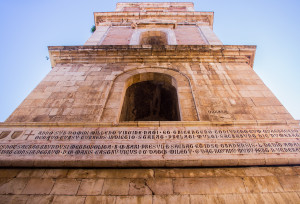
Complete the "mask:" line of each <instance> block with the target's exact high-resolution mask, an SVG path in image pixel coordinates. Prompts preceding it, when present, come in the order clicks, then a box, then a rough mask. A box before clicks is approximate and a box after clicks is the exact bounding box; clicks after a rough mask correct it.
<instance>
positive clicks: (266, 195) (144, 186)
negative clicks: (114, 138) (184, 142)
mask: <svg viewBox="0 0 300 204" xmlns="http://www.w3.org/2000/svg"><path fill="white" fill-rule="evenodd" d="M0 203H3V204H4V203H5V204H6V203H19V204H21V203H30V204H35V203H38V204H40V203H64V204H68V203H76V204H83V203H86V204H90V203H114V204H119V203H133V204H134V203H143V204H144V203H145V204H147V203H149V204H158V203H185V204H196V203H230V204H232V203H238V204H240V203H268V204H273V203H274V204H275V203H276V204H281V203H289V204H293V203H295V204H296V203H300V167H299V166H294V167H243V168H195V169H193V168H185V169H180V168H177V169H0Z"/></svg>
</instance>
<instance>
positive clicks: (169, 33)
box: [0, 2, 300, 203]
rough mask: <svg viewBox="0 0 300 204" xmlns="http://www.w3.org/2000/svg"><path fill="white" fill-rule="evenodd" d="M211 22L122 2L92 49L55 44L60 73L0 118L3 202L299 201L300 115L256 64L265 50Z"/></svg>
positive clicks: (179, 6) (182, 7)
mask: <svg viewBox="0 0 300 204" xmlns="http://www.w3.org/2000/svg"><path fill="white" fill-rule="evenodd" d="M213 19H214V13H213V12H199V11H195V10H194V4H193V3H188V2H184V3H181V2H169V3H118V4H117V7H116V11H114V12H95V13H94V21H95V31H94V32H93V34H92V35H91V37H90V38H89V39H88V40H87V41H86V42H85V44H84V45H79V46H49V54H50V59H51V66H52V70H51V71H50V73H49V74H48V75H47V76H46V77H45V78H44V79H43V80H42V81H41V82H40V84H39V85H38V86H37V87H36V88H35V89H34V90H33V91H32V92H31V93H30V94H29V95H28V96H27V97H26V98H25V100H24V101H23V102H22V103H21V104H20V106H19V107H18V108H17V109H16V110H15V111H14V112H13V113H12V114H11V115H10V116H9V118H8V119H7V120H6V121H5V122H4V123H0V165H1V167H5V169H0V172H2V174H0V175H4V178H5V179H7V182H6V183H5V182H4V183H1V182H0V198H1V196H2V197H3V198H5V199H11V200H13V199H15V198H16V197H14V196H23V197H22V198H24V199H27V200H26V201H27V202H29V203H31V201H32V200H30V199H33V200H34V199H36V200H38V199H39V197H42V199H43V200H45V199H46V200H47V199H50V198H51V199H50V200H51V202H52V201H53V202H54V201H55V202H59V201H63V200H64V201H65V202H69V203H72V202H74V201H75V200H76V202H79V203H96V202H104V203H122V202H124V203H132V202H133V203H135V202H136V203H138V202H140V203H162V202H166V203H171V202H177V203H199V202H200V201H201V202H204V201H205V202H204V203H206V202H208V201H209V200H211V201H212V200H213V201H214V202H215V203H218V202H224V203H227V202H228V203H229V202H231V201H235V202H237V203H247V202H248V201H250V200H251V201H252V200H253V202H254V201H256V202H258V203H260V202H264V201H265V202H267V203H268V202H272V199H273V200H282V201H284V202H287V203H289V202H292V201H293V202H294V201H295V202H296V203H297V201H298V202H299V195H300V194H299V192H300V188H299V183H300V180H299V175H300V171H299V166H297V165H299V164H300V154H299V153H300V142H299V139H300V133H299V128H300V127H299V121H297V120H295V119H294V118H293V117H292V116H291V115H290V113H289V112H288V111H287V110H286V109H285V108H284V107H283V106H282V104H281V103H280V102H279V101H278V99H277V98H276V97H275V96H274V95H273V93H272V92H271V91H270V90H269V89H268V87H267V86H266V85H265V84H264V83H263V81H262V80H261V79H260V78H259V77H258V75H257V74H256V73H255V71H254V70H253V62H254V57H255V51H256V46H253V45H223V43H222V42H221V41H220V39H219V38H218V37H217V36H216V35H215V33H214V32H213ZM24 167H26V168H28V169H25V170H24V169H20V168H24ZM124 168H126V169H124ZM28 172H29V173H28ZM22 176H23V177H22ZM20 177H22V178H23V180H22V179H20ZM11 182H12V183H11ZM14 183H15V184H17V186H18V188H15V187H14V185H13V184H14ZM11 189H13V190H11ZM297 193H298V194H297ZM6 194H10V196H8V195H6ZM5 196H6V197H5ZM274 202H275V201H274Z"/></svg>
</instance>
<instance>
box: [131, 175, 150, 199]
mask: <svg viewBox="0 0 300 204" xmlns="http://www.w3.org/2000/svg"><path fill="white" fill-rule="evenodd" d="M129 195H130V196H132V195H152V191H151V189H150V188H149V187H148V185H147V183H146V180H145V179H131V180H130V183H129Z"/></svg>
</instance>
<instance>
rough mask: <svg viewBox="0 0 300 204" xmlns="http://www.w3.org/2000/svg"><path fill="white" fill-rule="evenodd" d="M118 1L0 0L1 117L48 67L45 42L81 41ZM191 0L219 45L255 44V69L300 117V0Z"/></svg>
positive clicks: (36, 82)
mask: <svg viewBox="0 0 300 204" xmlns="http://www.w3.org/2000/svg"><path fill="white" fill-rule="evenodd" d="M117 2H118V1H115V0H111V1H102V0H84V1H83V0H50V1H39V0H35V1H33V0H26V1H23V0H1V1H0V26H1V31H0V41H1V43H0V45H1V46H0V121H4V120H5V119H6V118H7V117H8V116H9V115H10V114H11V113H12V112H13V110H14V109H15V108H16V107H17V106H18V105H19V104H20V103H21V102H22V101H23V100H24V99H25V97H26V96H27V95H28V94H29V93H30V92H31V91H32V90H33V89H34V87H35V86H36V85H37V84H38V83H39V82H40V81H41V80H42V79H43V78H44V77H45V76H46V74H47V73H48V72H49V71H50V70H51V66H50V61H49V60H48V61H47V60H46V56H48V49H47V46H49V45H82V44H84V42H85V41H86V40H87V39H88V38H89V36H90V35H91V33H90V28H91V26H92V25H93V24H94V22H93V21H94V19H93V12H97V11H113V10H115V5H116V3H117ZM122 2H134V0H132V1H124V0H123V1H122ZM145 2H151V1H145ZM154 2H160V1H159V0H155V1H154ZM175 2H176V1H175ZM194 4H195V10H196V11H214V12H215V19H214V31H215V33H216V34H217V35H218V37H219V38H220V39H221V40H222V42H223V43H224V44H228V45H230V44H235V45H237V44H239V45H257V51H256V58H255V62H254V70H255V71H256V72H257V73H258V75H259V76H260V77H261V78H262V79H263V81H264V82H265V84H267V86H268V87H269V88H270V89H271V90H272V92H273V93H274V94H275V95H276V96H277V97H278V98H279V100H280V101H281V102H282V103H283V105H284V106H285V107H286V108H287V109H288V111H289V112H290V113H291V114H292V115H293V117H294V118H295V119H300V62H299V61H298V60H299V59H300V51H299V48H300V39H299V38H300V12H299V10H300V1H299V0H285V1H283V0H264V1H262V0H251V1H238V0H225V1H224V0H198V1H194Z"/></svg>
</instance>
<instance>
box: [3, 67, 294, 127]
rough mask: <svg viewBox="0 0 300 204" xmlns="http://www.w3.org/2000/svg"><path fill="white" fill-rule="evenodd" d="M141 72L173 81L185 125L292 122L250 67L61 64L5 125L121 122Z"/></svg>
mask: <svg viewBox="0 0 300 204" xmlns="http://www.w3.org/2000/svg"><path fill="white" fill-rule="evenodd" d="M140 73H164V74H167V75H170V76H171V77H173V78H174V80H175V81H176V83H177V91H178V100H179V107H180V111H181V115H182V117H181V120H183V121H197V120H200V121H234V120H293V118H292V116H291V115H290V114H289V113H288V112H287V110H286V109H285V108H284V107H283V106H282V105H281V103H280V102H279V101H278V99H277V98H276V97H275V96H274V95H273V94H272V92H271V91H270V90H269V89H268V88H267V87H266V86H265V85H264V83H263V82H262V80H261V79H260V78H259V77H258V76H257V74H256V73H255V72H254V71H253V69H252V68H251V67H250V66H249V65H247V64H243V63H142V64H139V63H127V64H126V63H111V64H107V63H106V64H87V65H82V64H63V65H57V66H56V67H54V68H53V69H52V70H51V72H50V73H49V74H48V75H47V76H46V77H45V78H44V79H43V81H42V82H41V83H40V84H39V85H38V86H37V87H36V88H35V89H34V90H33V91H32V93H31V94H29V96H28V97H27V98H26V99H25V100H24V101H23V103H22V104H21V105H20V106H19V107H18V108H17V109H16V110H15V112H14V113H13V114H12V115H11V116H10V117H9V118H8V119H7V121H6V122H60V121H61V122H99V121H105V122H118V121H119V115H120V112H121V108H122V102H123V98H124V95H125V91H126V88H127V87H128V83H127V82H128V80H133V78H132V77H134V76H135V75H136V76H138V75H139V74H140ZM135 80H137V78H135ZM136 82H138V81H135V82H131V84H132V83H136ZM126 83H127V84H126Z"/></svg>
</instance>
